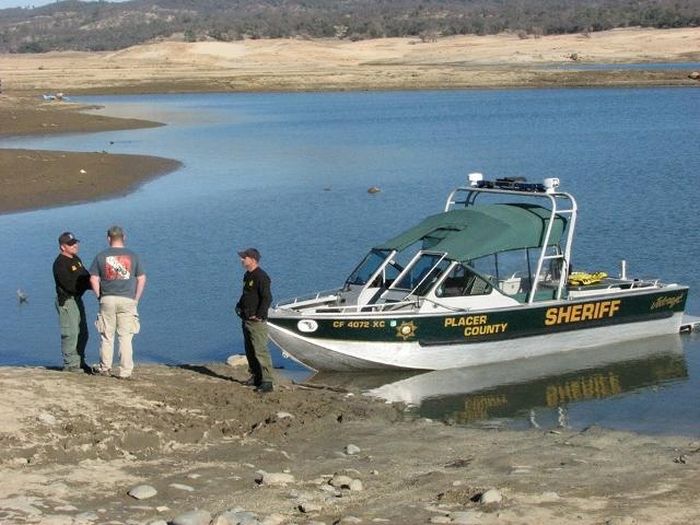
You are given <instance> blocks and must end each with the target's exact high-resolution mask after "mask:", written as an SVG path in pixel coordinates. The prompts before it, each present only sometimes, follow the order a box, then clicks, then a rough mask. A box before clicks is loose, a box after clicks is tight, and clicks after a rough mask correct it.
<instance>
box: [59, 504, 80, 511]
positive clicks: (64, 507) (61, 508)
mask: <svg viewBox="0 0 700 525" xmlns="http://www.w3.org/2000/svg"><path fill="white" fill-rule="evenodd" d="M53 510H55V511H58V512H75V511H76V510H78V507H74V506H73V505H60V506H58V507H54V509H53Z"/></svg>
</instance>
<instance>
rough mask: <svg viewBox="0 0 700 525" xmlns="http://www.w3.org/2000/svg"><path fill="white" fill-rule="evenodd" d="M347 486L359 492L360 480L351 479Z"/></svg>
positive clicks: (360, 487) (360, 488)
mask: <svg viewBox="0 0 700 525" xmlns="http://www.w3.org/2000/svg"><path fill="white" fill-rule="evenodd" d="M349 488H350V490H351V491H352V492H360V491H361V490H362V489H363V487H362V482H361V481H360V480H359V479H353V480H352V481H351V482H350V487H349Z"/></svg>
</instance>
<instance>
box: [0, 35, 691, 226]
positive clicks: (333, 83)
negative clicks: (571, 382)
mask: <svg viewBox="0 0 700 525" xmlns="http://www.w3.org/2000/svg"><path fill="white" fill-rule="evenodd" d="M652 62H663V63H670V64H672V63H674V62H678V63H687V62H700V28H684V29H669V30H657V29H639V28H628V29H617V30H612V31H604V32H600V33H591V34H590V35H556V36H546V37H542V38H528V39H521V38H518V37H517V36H516V35H513V34H501V35H489V36H483V37H480V36H474V35H469V36H459V37H447V38H440V39H438V40H437V41H436V42H432V43H421V42H420V41H419V40H417V39H415V38H413V39H411V38H384V39H377V40H369V41H367V40H365V41H358V42H351V41H348V40H342V41H341V40H336V39H327V40H302V39H280V40H245V41H237V42H214V41H209V42H193V43H186V42H175V41H164V42H156V43H152V44H145V45H142V46H135V47H133V48H128V49H123V50H120V51H115V52H100V53H82V52H62V53H57V52H52V53H45V54H13V55H7V54H5V55H2V54H0V79H1V80H2V89H3V92H2V93H0V122H1V123H2V126H1V127H0V137H2V136H18V135H35V134H45V133H51V134H54V133H68V132H86V133H87V132H95V131H107V130H124V129H135V128H144V127H152V126H157V125H160V124H159V123H156V122H149V121H143V120H138V119H121V118H112V117H105V116H102V115H94V114H87V113H81V112H80V109H82V108H83V107H82V106H79V105H75V104H70V103H66V102H63V101H60V100H53V101H44V99H43V97H42V96H41V95H42V94H48V95H57V94H58V93H65V94H67V95H68V96H71V95H88V94H100V95H105V94H117V95H126V94H148V93H193V92H194V93H232V92H237V93H241V92H245V93H261V92H314V91H325V92H330V91H367V90H371V91H391V90H397V91H409V90H432V89H435V90H437V89H439V90H454V89H532V88H590V87H596V88H604V87H610V88H621V87H624V88H632V87H635V88H638V87H661V86H664V87H700V80H696V79H693V78H690V77H691V75H690V74H689V71H688V70H687V69H683V70H680V69H673V68H672V67H670V68H668V69H649V70H646V69H643V68H642V69H637V68H632V69H610V70H607V69H605V70H591V69H586V66H589V65H591V64H595V63H605V64H615V63H618V64H621V65H622V64H629V63H652ZM557 64H568V65H570V66H571V68H569V67H567V68H561V69H556V68H552V66H553V65H557ZM577 65H578V66H581V67H582V68H583V69H580V70H576V69H574V68H575V67H576V66H577ZM90 163H92V164H90ZM88 165H89V166H91V168H90V170H88V169H87V168H86V167H85V166H88ZM179 165H180V164H179V163H178V162H177V161H174V160H169V159H158V158H153V157H143V156H127V155H111V154H96V153H68V152H66V153H59V152H33V153H31V154H30V153H29V152H26V151H24V150H22V151H13V150H0V169H1V170H0V194H2V197H0V214H2V213H13V212H17V211H23V210H30V209H36V208H42V207H47V206H60V205H65V204H70V203H74V202H79V201H87V200H96V199H101V198H106V197H111V196H116V195H120V194H124V193H127V192H129V191H131V190H133V189H134V188H136V187H138V186H139V185H140V184H141V183H143V182H144V181H146V180H149V179H151V178H153V177H156V176H159V175H162V174H165V173H169V172H171V171H173V170H175V169H177V168H178V166H179ZM44 168H50V169H44ZM81 169H82V170H83V171H84V172H85V173H82V172H81V171H80V170H81Z"/></svg>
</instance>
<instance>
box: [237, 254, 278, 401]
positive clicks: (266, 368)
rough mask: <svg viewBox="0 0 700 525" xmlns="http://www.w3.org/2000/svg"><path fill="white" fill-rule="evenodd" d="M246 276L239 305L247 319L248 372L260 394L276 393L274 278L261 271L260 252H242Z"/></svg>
mask: <svg viewBox="0 0 700 525" xmlns="http://www.w3.org/2000/svg"><path fill="white" fill-rule="evenodd" d="M238 256H239V257H240V258H241V265H242V266H243V268H245V270H246V272H245V275H244V276H243V293H242V294H241V298H240V299H239V300H238V304H236V313H237V314H238V316H239V317H240V318H241V319H242V320H243V338H244V340H245V356H246V358H247V359H248V369H249V370H250V373H251V375H252V377H251V380H252V383H253V384H254V385H255V386H256V387H257V388H256V390H257V391H258V392H271V391H272V388H273V387H272V384H273V378H272V360H271V359H270V352H269V351H268V350H267V310H268V308H270V304H271V303H272V293H271V292H270V277H269V276H268V275H267V273H265V271H263V269H262V268H260V266H259V264H260V252H259V251H258V250H256V249H255V248H248V249H246V250H243V251H242V252H238Z"/></svg>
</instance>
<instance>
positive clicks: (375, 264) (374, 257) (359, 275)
mask: <svg viewBox="0 0 700 525" xmlns="http://www.w3.org/2000/svg"><path fill="white" fill-rule="evenodd" d="M390 253H391V251H390V250H375V249H373V250H371V251H370V252H369V253H368V254H367V255H366V256H365V258H364V259H363V260H362V262H361V263H360V264H359V265H358V266H357V268H355V269H354V270H353V272H352V273H351V274H350V277H348V278H347V280H346V281H345V284H346V285H350V284H356V285H365V284H367V282H368V281H369V280H370V279H371V278H372V276H373V275H374V274H375V273H376V272H377V270H378V269H379V267H380V266H381V265H382V264H383V263H384V261H386V258H387V257H388V256H389V254H390Z"/></svg>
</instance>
